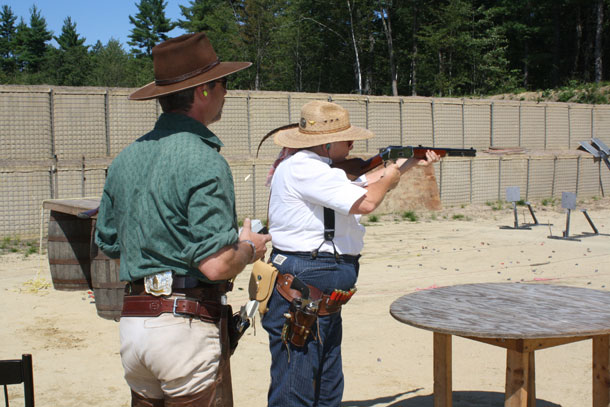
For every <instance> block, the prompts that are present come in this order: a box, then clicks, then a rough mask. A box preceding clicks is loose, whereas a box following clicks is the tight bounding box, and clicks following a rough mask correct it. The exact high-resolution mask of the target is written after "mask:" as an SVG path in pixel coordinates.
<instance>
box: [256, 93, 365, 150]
mask: <svg viewBox="0 0 610 407" xmlns="http://www.w3.org/2000/svg"><path fill="white" fill-rule="evenodd" d="M271 135H273V141H274V142H275V144H277V145H280V146H282V147H289V148H307V147H313V146H318V145H321V144H326V143H334V142H336V141H353V140H365V139H369V138H371V137H373V136H374V134H373V132H371V131H369V130H367V129H363V128H361V127H356V126H352V125H351V124H350V121H349V113H348V111H347V110H345V109H344V108H343V107H341V106H339V105H337V104H335V103H330V102H323V101H320V100H314V101H312V102H309V103H307V104H305V105H304V106H303V107H302V108H301V120H299V122H298V123H294V124H289V125H287V126H282V127H279V128H277V129H275V130H272V131H271V132H270V133H269V134H267V135H266V136H265V138H264V139H263V141H264V140H265V139H266V138H267V137H269V136H271ZM261 144H262V141H261Z"/></svg>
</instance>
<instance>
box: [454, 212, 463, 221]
mask: <svg viewBox="0 0 610 407" xmlns="http://www.w3.org/2000/svg"><path fill="white" fill-rule="evenodd" d="M465 218H466V217H465V216H464V215H462V214H461V213H456V214H455V215H453V216H452V217H451V219H453V220H464V219H465Z"/></svg>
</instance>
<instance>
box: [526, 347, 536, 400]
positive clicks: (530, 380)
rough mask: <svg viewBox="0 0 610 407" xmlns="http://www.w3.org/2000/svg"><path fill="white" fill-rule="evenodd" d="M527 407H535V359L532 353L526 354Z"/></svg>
mask: <svg viewBox="0 0 610 407" xmlns="http://www.w3.org/2000/svg"><path fill="white" fill-rule="evenodd" d="M528 354H529V360H528V371H527V407H536V359H535V356H534V352H533V351H532V352H528Z"/></svg>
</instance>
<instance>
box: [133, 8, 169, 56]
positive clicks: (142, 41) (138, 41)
mask: <svg viewBox="0 0 610 407" xmlns="http://www.w3.org/2000/svg"><path fill="white" fill-rule="evenodd" d="M136 5H137V7H138V13H137V14H136V15H135V17H133V16H129V22H130V23H131V24H133V26H134V28H132V29H131V34H129V38H130V39H131V41H129V42H128V44H129V45H131V46H132V47H134V48H132V52H133V53H134V54H135V55H136V56H148V57H150V56H151V55H152V49H153V47H154V46H155V45H157V44H158V43H159V42H162V41H165V40H166V39H167V38H168V36H167V33H168V32H170V31H171V30H173V29H174V27H176V23H175V22H172V21H171V20H170V19H168V18H167V17H166V16H165V7H167V2H164V1H163V0H140V2H139V3H138V4H136Z"/></svg>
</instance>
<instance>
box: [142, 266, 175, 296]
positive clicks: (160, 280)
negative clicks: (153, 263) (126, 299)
mask: <svg viewBox="0 0 610 407" xmlns="http://www.w3.org/2000/svg"><path fill="white" fill-rule="evenodd" d="M173 281H174V279H173V278H172V271H171V270H170V271H163V272H161V273H157V274H153V275H150V276H146V277H144V290H145V291H146V292H147V293H148V294H151V295H154V296H155V297H160V296H162V295H171V294H172V283H173Z"/></svg>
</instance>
